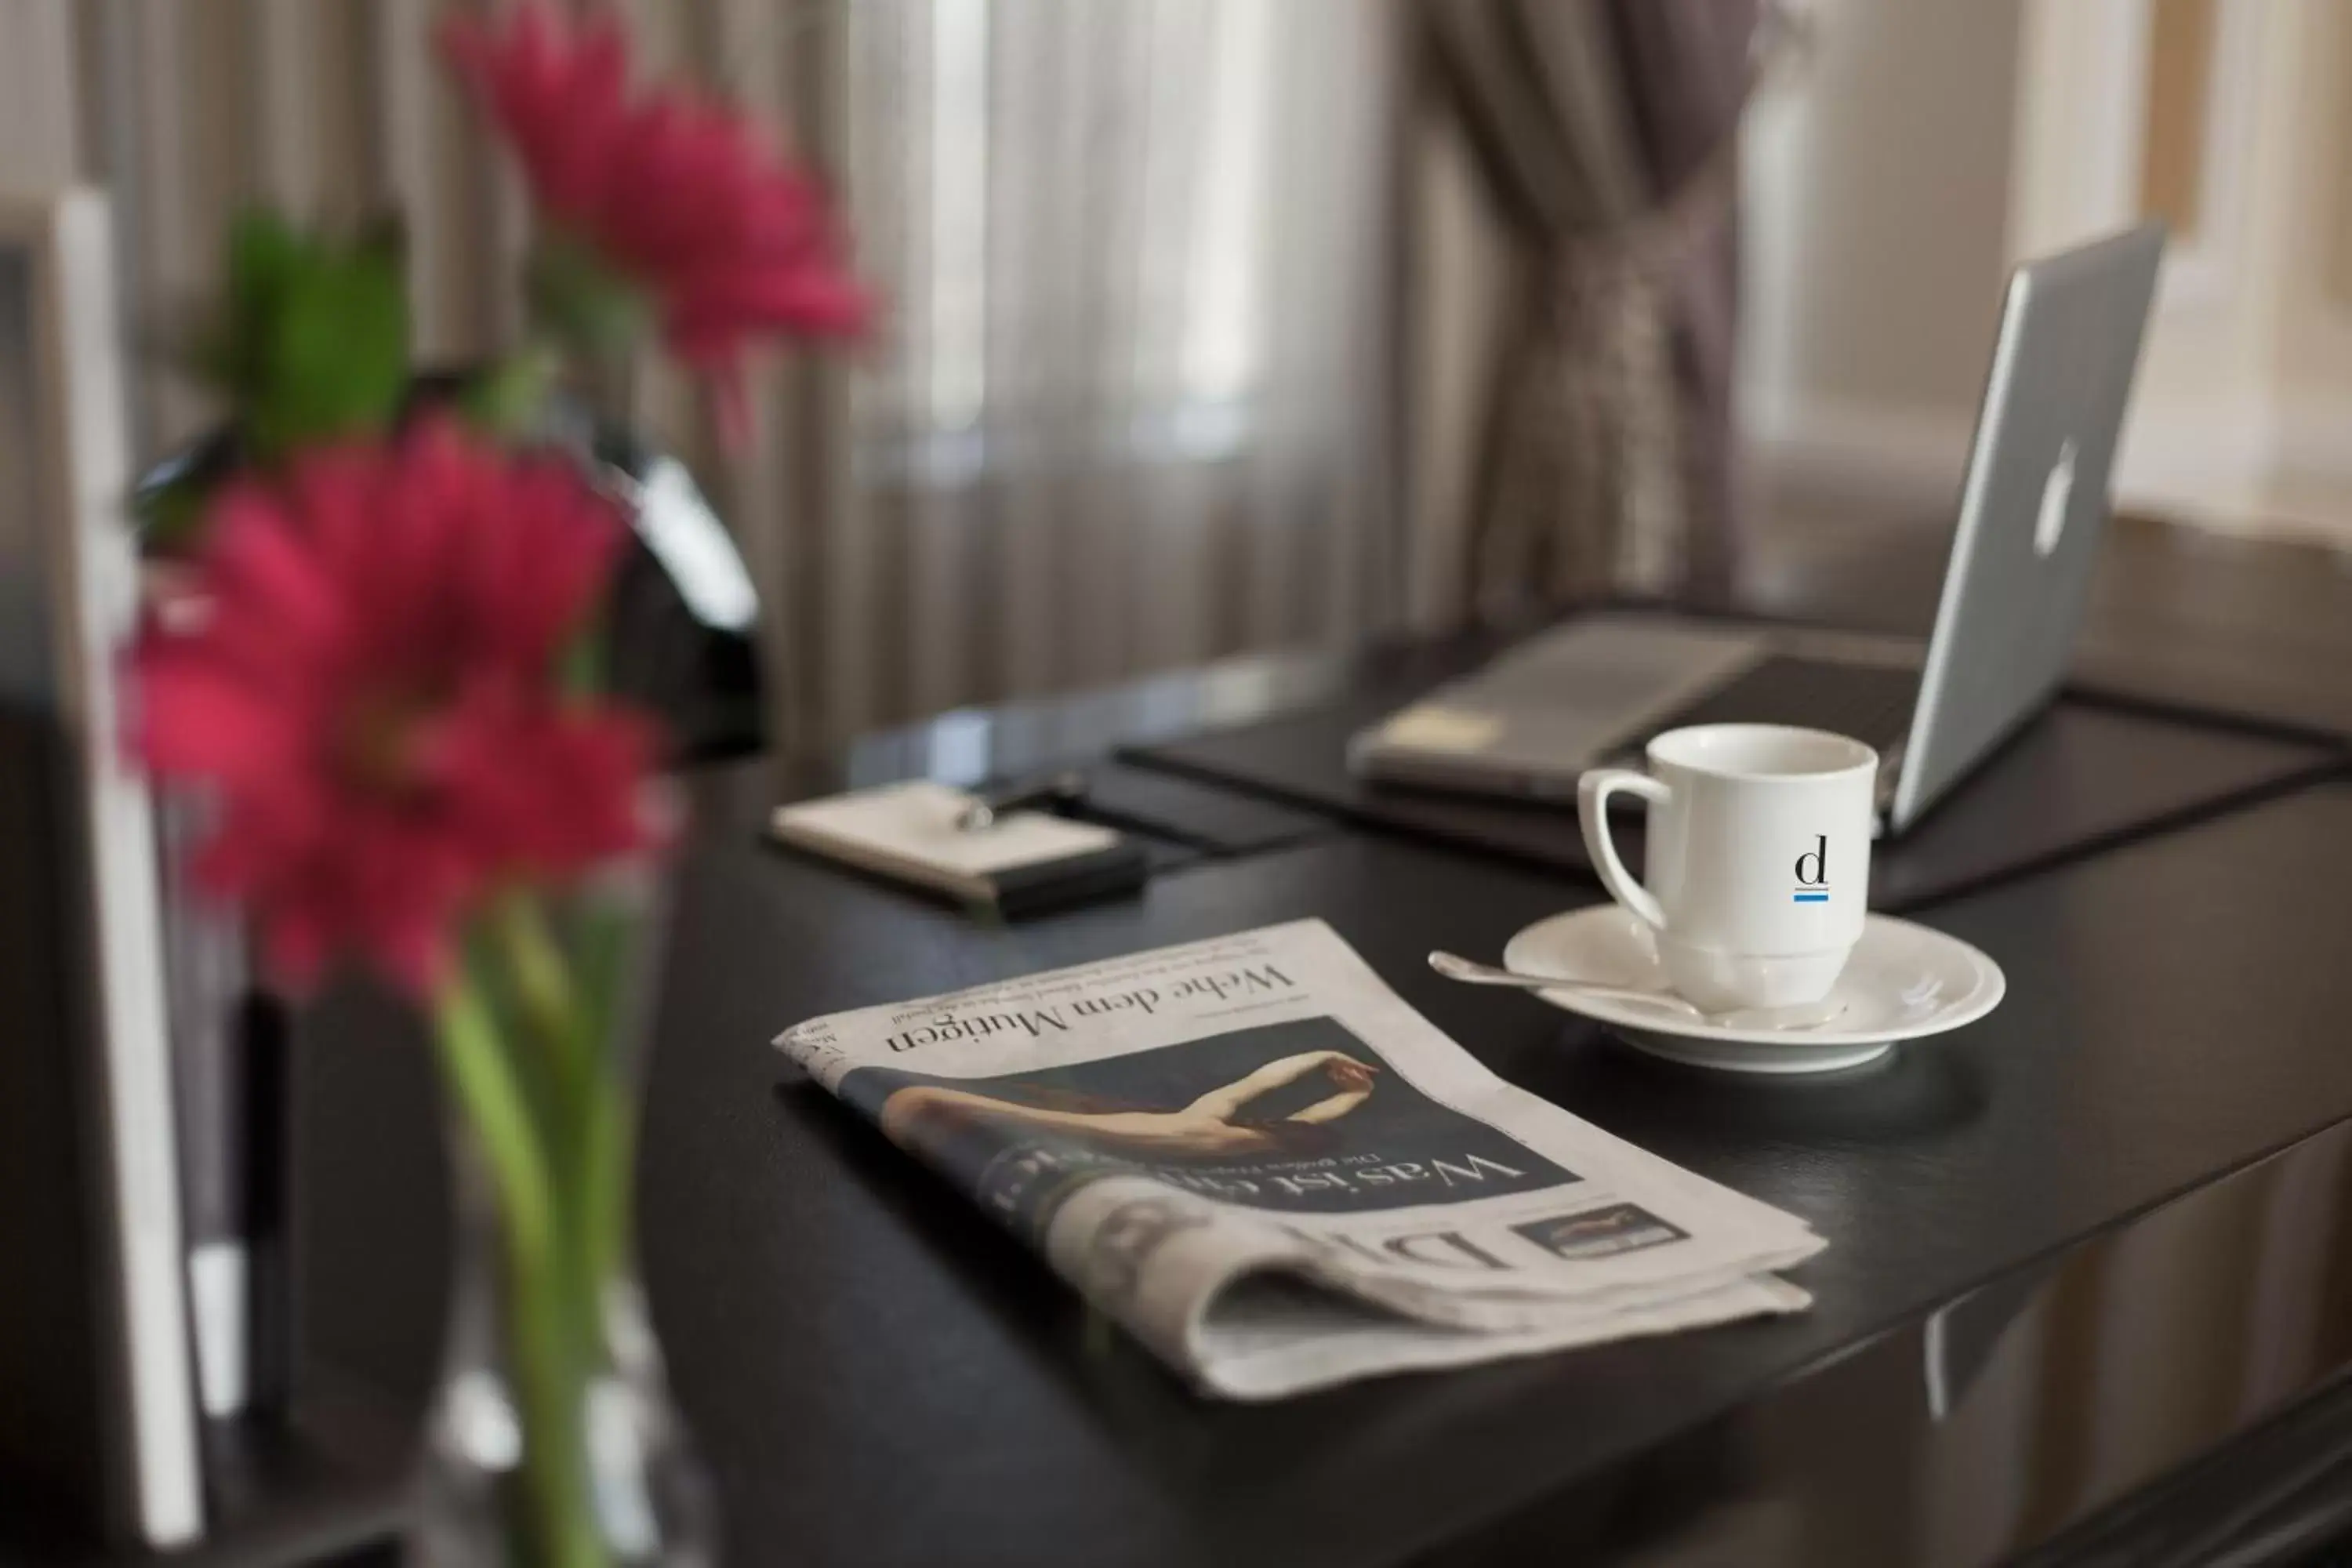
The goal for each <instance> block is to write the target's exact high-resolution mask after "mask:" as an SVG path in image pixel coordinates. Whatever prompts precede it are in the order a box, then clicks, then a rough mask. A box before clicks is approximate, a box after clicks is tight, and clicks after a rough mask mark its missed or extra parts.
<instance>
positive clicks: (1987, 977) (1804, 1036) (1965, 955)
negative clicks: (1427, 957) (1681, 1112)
mask: <svg viewBox="0 0 2352 1568" xmlns="http://www.w3.org/2000/svg"><path fill="white" fill-rule="evenodd" d="M1503 964H1504V967H1506V968H1507V969H1516V970H1519V971H1521V972H1523V973H1529V974H1544V975H1551V974H1557V975H1559V976H1561V977H1562V978H1563V979H1565V978H1567V977H1569V976H1570V975H1573V976H1575V977H1576V978H1578V979H1580V980H1589V981H1592V982H1594V983H1596V984H1604V985H1622V986H1629V987H1632V988H1633V989H1635V990H1641V991H1655V992H1657V993H1659V994H1661V995H1668V994H1671V992H1670V991H1669V988H1668V987H1667V984H1666V977H1665V972H1664V970H1663V969H1661V968H1660V967H1659V966H1658V957H1657V949H1656V947H1655V945H1654V943H1653V942H1652V941H1651V938H1650V928H1649V927H1647V926H1645V925H1643V923H1642V922H1641V921H1638V920H1636V919H1634V918H1633V916H1632V915H1630V914H1628V913H1626V912H1625V911H1624V910H1622V909H1619V908H1618V907H1617V906H1616V905H1615V904H1596V905H1594V906H1593V907H1592V908H1591V909H1583V910H1570V911H1569V912H1568V913H1567V914H1564V915H1554V916H1552V917H1551V918H1550V919H1549V920H1546V921H1537V922H1536V923H1535V924H1533V925H1531V926H1529V927H1528V929H1527V930H1525V931H1521V932H1519V934H1518V935H1517V936H1515V937H1513V938H1512V939H1511V940H1510V942H1509V944H1508V945H1507V946H1506V947H1505V948H1504V949H1503ZM2007 988H2008V982H2006V981H2005V980H2003V979H2002V978H2001V973H2000V965H1999V964H1997V963H1994V962H1993V961H1992V960H1991V959H1990V958H1987V957H1986V956H1985V955H1984V954H1983V953H1981V952H1978V951H1977V950H1976V949H1975V948H1973V947H1970V946H1969V944H1968V943H1967V942H1962V941H1960V940H1959V939H1958V937H1950V936H1946V935H1945V934H1944V933H1943V932H1941V931H1929V930H1928V929H1927V927H1926V926H1918V925H1913V924H1912V923H1911V922H1910V921H1898V920H1895V919H1894V918H1893V917H1892V916H1889V915H1872V916H1870V917H1869V918H1868V923H1867V924H1865V925H1864V927H1863V931H1862V940H1861V941H1860V942H1856V943H1855V944H1854V949H1853V957H1852V958H1851V959H1849V960H1847V961H1846V966H1845V973H1843V974H1841V975H1839V976H1838V983H1837V984H1836V985H1835V986H1833V987H1832V989H1831V992H1830V994H1831V995H1832V997H1834V998H1836V999H1838V1000H1841V1001H1843V1003H1844V1004H1845V1010H1844V1011H1843V1013H1841V1014H1840V1015H1838V1016H1837V1017H1836V1018H1835V1019H1834V1020H1832V1022H1831V1023H1830V1024H1828V1025H1826V1026H1822V1027H1821V1028H1817V1029H1778V1030H1776V1029H1727V1028H1724V1027H1722V1026H1718V1025H1715V1024H1709V1023H1705V1022H1703V1021H1701V1020H1699V1019H1697V1018H1694V1017H1691V1016H1688V1015H1687V1014H1684V1013H1680V1012H1676V1011H1674V1010H1670V1009H1669V1008H1667V1007H1665V1006H1658V1007H1651V1006H1649V1005H1645V1004H1643V1003H1641V1002H1638V1001H1626V1000H1622V999H1619V998H1616V997H1604V996H1593V995H1589V994H1584V993H1581V992H1577V991H1568V990H1560V991H1539V992H1537V993H1536V994H1537V995H1539V996H1541V997H1542V998H1543V999H1544V1000H1545V1001H1547V1002H1549V1003H1551V1004H1552V1005H1554V1006H1556V1007H1564V1008H1566V1009H1567V1010H1568V1011H1569V1012H1571V1013H1577V1014H1580V1015H1582V1016H1585V1017H1587V1018H1592V1019H1596V1020H1598V1021H1599V1022H1601V1023H1603V1024H1606V1025H1608V1026H1610V1028H1611V1029H1612V1030H1614V1031H1615V1032H1616V1033H1617V1034H1619V1035H1621V1036H1622V1037H1624V1038H1625V1040H1626V1041H1627V1042H1628V1043H1629V1044H1632V1045H1633V1046H1636V1047H1640V1048H1641V1049H1643V1050H1645V1051H1648V1052H1649V1053H1651V1054H1652V1055H1653V1056H1660V1057H1664V1058H1667V1059H1668V1060H1670V1061H1677V1062H1684V1063H1687V1064H1688V1065H1690V1066H1692V1067H1703V1068H1718V1069H1721V1070H1723V1071H1726V1072H1760V1073H1809V1072H1835V1071H1837V1070H1838V1069H1840V1068H1851V1067H1860V1066H1861V1065H1862V1064H1863V1063H1864V1062H1868V1061H1875V1060H1877V1059H1878V1058H1880V1057H1883V1056H1885V1055H1886V1053H1887V1052H1889V1051H1891V1050H1893V1049H1894V1048H1895V1046H1896V1045H1897V1044H1898V1043H1900V1042H1902V1041H1904V1040H1916V1039H1918V1038H1920V1037H1923V1036H1927V1035H1939V1034H1942V1033H1943V1032H1944V1031H1945V1030H1947V1029H1957V1028H1958V1027H1959V1026H1961V1025H1963V1024H1968V1023H1973V1022H1974V1021H1975V1020H1977V1019H1979V1018H1981V1017H1983V1016H1985V1015H1986V1014H1987V1013H1990V1012H1991V1011H1992V1010H1993V1007H1994V1005H1996V1004H1998V1003H1999V1002H2000V997H2001V993H2002V992H2003V991H2004V990H2006V989H2007Z"/></svg>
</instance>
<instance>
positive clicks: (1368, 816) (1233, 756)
mask: <svg viewBox="0 0 2352 1568" xmlns="http://www.w3.org/2000/svg"><path fill="white" fill-rule="evenodd" d="M1428 685H1429V682H1428V681H1426V680H1423V681H1420V682H1418V683H1409V682H1402V681H1400V682H1394V683H1390V682H1378V683H1368V684H1367V685H1366V686H1365V688H1364V689H1361V690H1360V691H1358V692H1355V693H1352V694H1350V695H1349V697H1347V698H1345V699H1343V700H1340V701H1338V702H1335V703H1332V704H1330V705H1328V706H1325V707H1321V708H1316V709H1312V710H1307V711H1306V712H1301V713H1294V714H1287V715H1285V716H1282V717H1279V718H1276V719H1269V720H1265V721H1260V722H1257V723H1255V724H1249V725H1244V726H1242V727H1240V728H1236V729H1231V730H1221V731H1212V732H1209V733H1205V734H1202V735H1197V736H1193V737H1192V738H1190V739H1186V740H1181V741H1171V742H1161V743H1159V744H1155V745H1150V746H1139V747H1136V748H1133V749H1132V750H1130V751H1129V752H1126V753H1124V756H1125V758H1126V760H1127V761H1129V762H1130V763H1135V764H1138V765H1139V766H1144V767H1157V768H1162V769H1165V770H1167V771H1168V772H1170V773H1174V774H1177V775H1179V776H1181V777H1185V778H1192V779H1196V780H1200V781H1202V782H1213V783H1218V784H1226V785H1229V786H1231V787H1233V788H1235V789H1242V790H1247V791H1250V792H1253V793H1255V794H1258V795H1264V796H1265V797H1266V798H1268V799H1272V800H1278V801H1282V802H1284V803H1286V804H1288V805H1297V806H1302V807H1311V808H1314V809H1319V810H1323V811H1328V812H1330V813H1332V814H1334V815H1335V816H1339V817H1341V818H1343V819H1345V820H1348V821H1351V822H1356V823H1360V824H1362V825H1365V826H1373V827H1380V828H1385V829H1389V830H1391V831H1396V832H1403V833H1410V834H1413V835H1416V836H1419V837H1427V838H1431V839H1433V840H1437V841H1439V842H1442V843H1445V844H1450V845H1455V846H1459V847H1465V848H1473V849H1478V850H1484V851H1488V852H1491V853H1494V854H1498V855H1503V856H1507V857H1509V858H1515V859H1522V860H1526V861H1528V862H1531V863H1533V864H1536V865H1539V866H1549V867H1554V868H1560V869H1565V870H1570V871H1576V872H1580V873H1589V872H1590V870H1591V859H1590V858H1589V857H1588V856H1587V855H1586V854H1585V850H1584V840H1583V837H1582V834H1581V833H1580V830H1579V828H1578V826H1577V821H1576V805H1575V802H1574V801H1572V800H1569V801H1559V802H1528V801H1513V800H1500V799H1492V798H1482V797H1480V796H1476V795H1456V794H1444V793H1439V792H1436V791H1431V790H1422V789H1408V788H1404V787H1401V786H1398V785H1393V784H1373V783H1370V782H1367V781H1365V780H1361V779H1359V778H1357V777H1355V776H1354V775H1353V774H1351V773H1349V771H1348V765H1347V745H1348V738H1349V736H1351V735H1353V734H1355V733H1356V732H1357V731H1359V730H1361V729H1363V728H1364V727H1365V726H1367V725H1369V724H1373V723H1377V722H1378V721H1380V720H1381V718H1382V717H1383V716H1385V715H1386V714H1389V713H1391V712H1394V711H1395V710H1397V709H1399V708H1402V707H1403V706H1404V705H1405V704H1406V703H1408V702H1410V701H1412V700H1413V699H1414V698H1415V697H1416V696H1417V695H1419V694H1420V692H1421V691H1423V690H1425V689H1427V687H1428ZM2341 762H2342V752H2341V749H2340V748H2337V747H2334V746H2330V745H2326V744H2325V743H2321V742H2305V741H2299V740H2294V739H2289V738H2284V737H2278V736H2272V735H2263V734H2255V733H2249V732H2246V731H2242V730H2236V729H2228V728H2222V727H2220V726H2205V725H2199V724H2195V723H2191V722H2188V721H2179V720H2174V719H2170V718H2165V717H2158V716H2151V715H2148V714H2145V713H2140V712H2135V711H2131V710H2126V709H2125V708H2122V707H2118V706H2114V705H2110V704H2107V703H2104V702H2094V701H2087V700H2075V699H2072V698H2068V699H2062V700H2060V701H2059V702H2057V703H2056V704H2054V705H2053V707H2052V708H2050V709H2049V710H2047V711H2046V712H2044V713H2043V714H2042V716H2041V717H2040V718H2038V719H2036V720H2034V721H2032V722H2031V723H2030V724H2029V725H2028V726H2027V727H2026V728H2025V729H2024V730H2023V731H2021V732H2020V733H2019V734H2018V735H2016V736H2015V737H2013V738H2012V739H2011V741H2010V742H2008V744H2007V745H2005V746H2004V747H2002V748H2001V750H2000V751H1999V752H1996V753H1995V754H1994V755H1993V756H1992V757H1991V758H1990V759H1989V760H1987V761H1986V762H1985V763H1984V764H1983V765H1982V766H1980V767H1979V769H1978V771H1977V772H1976V773H1974V774H1973V775H1972V776H1970V777H1969V779H1968V780H1967V781H1965V782H1964V783H1962V784H1960V785H1959V786H1958V788H1957V789H1956V790H1954V791H1953V793H1952V794H1951V795H1949V796H1948V797H1947V798H1946V799H1945V800H1943V801H1942V802H1941V803H1939V804H1938V805H1937V806H1936V808H1935V809H1934V810H1933V811H1931V812H1930V813H1929V814H1928V816H1927V818H1926V819H1925V820H1923V821H1921V822H1919V823H1917V824H1916V825H1915V826H1913V827H1912V829H1911V830H1910V831H1909V832H1908V833H1906V834H1905V835H1904V836H1903V837H1901V838H1898V839H1882V840H1881V841H1880V842H1879V843H1878V844H1877V845H1876V846H1875V847H1874V848H1873V850H1872V852H1871V877H1870V890H1871V903H1872V905H1873V907H1874V908H1877V909H1882V910H1892V911H1898V912H1899V911H1901V910H1916V909H1920V908H1924V907H1926V906H1927V905H1929V904H1932V903H1935V902H1937V901H1938V900H1943V899H1948V898H1950V897H1953V896H1954V895H1956V894H1958V893H1962V892H1966V891H1969V890H1970V889H1976V888H1980V887H1985V886H1989V885H1990V884H1992V883H1994V882H1998V881H2000V880H2003V879H2007V878H2010V877H2014V876H2017V875H2019V874H2021V873H2022V872H2025V871H2029V870H2032V869H2035V868H2040V867H2044V866H2050V865H2054V864H2056V863H2058V862H2061V861H2063V860H2066V859H2069V858H2074V857H2075V856H2079V855H2083V854H2086V853H2089V852H2091V851H2093V850H2095V849H2098V848H2101V847H2105V846H2107V845H2110V844H2115V843H2118V842H2121V841H2124V840H2126V839H2129V838H2133V837H2137V836H2139V835H2142V834H2145V833H2150V832H2154V831H2157V830H2158V829H2161V828H2164V827H2168V826H2178V825H2179V824H2182V823H2186V822H2191V821H2194V820H2196V819H2198V818H2199V817H2201V816H2209V815H2210V814H2212V813H2214V812H2216V811H2220V810H2223V809H2226V808H2228V807H2230V806H2232V805H2243V804H2247V803H2249V802H2252V801H2254V800H2259V799H2262V798H2263V797H2264V796H2267V795H2275V794H2278V793H2280V792H2282V791H2284V790H2286V789H2290V788H2293V787H2294V786H2295V785H2297V784H2307V783H2310V782H2312V781H2314V780H2315V779H2318V778H2320V777H2323V776H2326V774H2328V773H2333V772H2334V771H2336V769H2337V768H2338V767H2339V766H2340V765H2341ZM1616 824H1617V833H1618V843H1619V845H1620V847H1622V850H1623V852H1624V853H1625V854H1626V856H1627V858H1628V859H1629V860H1633V862H1634V863H1635V864H1636V865H1638V864H1639V862H1638V858H1637V857H1638V855H1639V852H1640V845H1641V815H1640V814H1639V813H1638V812H1635V813H1632V814H1629V815H1625V816H1619V817H1617V818H1616Z"/></svg>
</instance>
